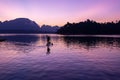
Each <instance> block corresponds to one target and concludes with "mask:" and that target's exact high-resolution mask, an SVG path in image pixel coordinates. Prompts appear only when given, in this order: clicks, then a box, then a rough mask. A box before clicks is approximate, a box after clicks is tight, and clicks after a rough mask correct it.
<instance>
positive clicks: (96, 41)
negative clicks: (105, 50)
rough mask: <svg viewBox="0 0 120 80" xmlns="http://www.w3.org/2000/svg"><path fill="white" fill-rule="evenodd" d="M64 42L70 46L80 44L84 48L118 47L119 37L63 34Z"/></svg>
mask: <svg viewBox="0 0 120 80" xmlns="http://www.w3.org/2000/svg"><path fill="white" fill-rule="evenodd" d="M63 40H64V42H65V44H66V45H67V46H68V47H70V46H74V45H77V46H81V47H84V48H86V49H91V48H95V47H98V46H104V47H110V46H111V47H118V48H120V38H119V37H118V38H116V37H115V38H114V37H80V36H78V37H74V36H64V39H63Z"/></svg>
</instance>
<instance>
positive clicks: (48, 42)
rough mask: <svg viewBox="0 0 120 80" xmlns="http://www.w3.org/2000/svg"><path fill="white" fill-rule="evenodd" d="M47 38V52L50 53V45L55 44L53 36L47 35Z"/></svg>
mask: <svg viewBox="0 0 120 80" xmlns="http://www.w3.org/2000/svg"><path fill="white" fill-rule="evenodd" d="M46 38H47V44H46V46H47V53H46V54H50V50H51V49H50V46H52V45H53V43H51V38H50V36H48V35H47V36H46Z"/></svg>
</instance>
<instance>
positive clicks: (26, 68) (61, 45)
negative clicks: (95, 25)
mask: <svg viewBox="0 0 120 80" xmlns="http://www.w3.org/2000/svg"><path fill="white" fill-rule="evenodd" d="M50 37H51V42H53V44H54V45H53V46H50V47H47V46H46V35H43V34H41V35H0V38H4V39H6V41H4V42H0V80H120V36H100V35H99V36H85V35H82V36H60V35H56V34H54V35H53V34H51V35H50Z"/></svg>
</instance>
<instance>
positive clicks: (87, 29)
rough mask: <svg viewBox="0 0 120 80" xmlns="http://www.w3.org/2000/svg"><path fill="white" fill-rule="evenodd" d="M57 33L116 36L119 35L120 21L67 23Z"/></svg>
mask: <svg viewBox="0 0 120 80" xmlns="http://www.w3.org/2000/svg"><path fill="white" fill-rule="evenodd" d="M57 33H58V34H68V35H80V34H82V35H84V34H85V35H117V34H120V21H116V22H107V23H98V22H95V21H92V20H89V19H88V20H87V21H84V22H79V23H69V22H68V23H67V24H65V25H64V26H63V27H61V28H60V29H59V30H58V31H57Z"/></svg>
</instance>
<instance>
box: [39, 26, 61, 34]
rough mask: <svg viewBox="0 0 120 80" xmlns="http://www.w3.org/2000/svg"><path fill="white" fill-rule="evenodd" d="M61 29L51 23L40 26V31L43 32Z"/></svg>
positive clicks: (54, 31) (53, 31)
mask: <svg viewBox="0 0 120 80" xmlns="http://www.w3.org/2000/svg"><path fill="white" fill-rule="evenodd" d="M58 29H60V28H59V27H58V26H49V25H43V26H41V28H40V32H42V33H56V32H57V31H58Z"/></svg>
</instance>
